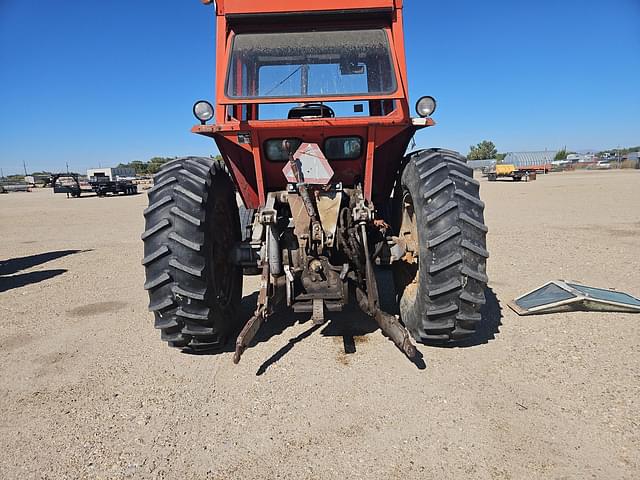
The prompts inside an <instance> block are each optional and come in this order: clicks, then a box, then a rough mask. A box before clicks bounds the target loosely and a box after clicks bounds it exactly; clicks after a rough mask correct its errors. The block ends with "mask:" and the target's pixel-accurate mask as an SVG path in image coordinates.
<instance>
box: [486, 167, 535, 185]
mask: <svg viewBox="0 0 640 480" xmlns="http://www.w3.org/2000/svg"><path fill="white" fill-rule="evenodd" d="M536 176H537V172H536V169H535V168H530V167H523V168H519V167H516V166H515V165H496V166H495V168H494V169H493V170H492V171H490V172H489V173H488V174H487V178H488V179H489V181H490V182H495V181H497V180H498V179H499V178H510V179H511V180H513V181H514V182H520V181H522V180H524V181H525V182H528V181H532V180H535V179H536Z"/></svg>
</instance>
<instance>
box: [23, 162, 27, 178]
mask: <svg viewBox="0 0 640 480" xmlns="http://www.w3.org/2000/svg"><path fill="white" fill-rule="evenodd" d="M22 168H24V176H25V177H26V176H27V175H28V173H27V164H26V163H24V160H23V161H22Z"/></svg>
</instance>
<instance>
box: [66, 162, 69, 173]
mask: <svg viewBox="0 0 640 480" xmlns="http://www.w3.org/2000/svg"><path fill="white" fill-rule="evenodd" d="M66 163H67V173H69V162H66Z"/></svg>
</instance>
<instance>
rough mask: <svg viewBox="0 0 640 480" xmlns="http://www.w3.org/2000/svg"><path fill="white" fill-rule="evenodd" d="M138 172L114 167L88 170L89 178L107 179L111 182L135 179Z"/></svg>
mask: <svg viewBox="0 0 640 480" xmlns="http://www.w3.org/2000/svg"><path fill="white" fill-rule="evenodd" d="M135 176H136V171H135V170H134V169H133V168H126V167H113V168H90V169H89V170H87V177H88V178H89V179H91V178H92V177H107V178H109V181H110V182H115V181H117V180H119V179H125V178H135Z"/></svg>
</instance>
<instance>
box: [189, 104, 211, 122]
mask: <svg viewBox="0 0 640 480" xmlns="http://www.w3.org/2000/svg"><path fill="white" fill-rule="evenodd" d="M193 114H194V115H195V116H196V118H197V119H198V120H200V123H202V125H204V124H205V123H207V122H208V121H209V120H211V119H212V118H213V106H212V105H211V104H210V103H209V102H207V101H206V100H200V101H197V102H196V103H195V104H194V105H193Z"/></svg>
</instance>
